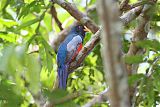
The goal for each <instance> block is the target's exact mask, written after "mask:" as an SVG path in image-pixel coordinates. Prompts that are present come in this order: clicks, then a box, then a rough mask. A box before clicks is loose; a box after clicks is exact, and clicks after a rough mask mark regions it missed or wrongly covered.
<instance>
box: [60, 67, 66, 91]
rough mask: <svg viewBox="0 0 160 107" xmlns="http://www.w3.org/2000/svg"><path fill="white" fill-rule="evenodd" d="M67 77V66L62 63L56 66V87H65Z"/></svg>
mask: <svg viewBox="0 0 160 107" xmlns="http://www.w3.org/2000/svg"><path fill="white" fill-rule="evenodd" d="M67 78H68V68H67V66H66V65H63V66H61V67H59V68H58V79H59V83H58V87H59V88H60V89H66V85H67Z"/></svg>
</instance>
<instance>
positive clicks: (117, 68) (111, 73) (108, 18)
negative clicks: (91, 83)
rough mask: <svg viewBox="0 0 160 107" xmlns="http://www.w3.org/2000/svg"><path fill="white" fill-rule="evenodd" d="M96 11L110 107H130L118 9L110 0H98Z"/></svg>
mask: <svg viewBox="0 0 160 107" xmlns="http://www.w3.org/2000/svg"><path fill="white" fill-rule="evenodd" d="M98 9H99V15H100V19H101V20H102V26H103V33H102V43H103V45H104V46H103V60H104V61H103V62H104V68H105V69H104V72H105V74H106V76H105V77H106V82H107V84H108V85H109V96H108V99H109V102H110V104H111V107H130V103H129V91H128V82H127V74H126V72H125V69H124V66H123V63H122V60H121V58H120V52H121V50H120V36H119V35H120V32H121V27H122V26H121V24H120V22H119V20H118V19H119V18H118V14H119V13H118V8H117V7H116V4H115V3H114V2H113V1H112V0H107V1H106V0H100V1H99V4H98ZM111 13H114V14H111ZM124 93H125V94H124Z"/></svg>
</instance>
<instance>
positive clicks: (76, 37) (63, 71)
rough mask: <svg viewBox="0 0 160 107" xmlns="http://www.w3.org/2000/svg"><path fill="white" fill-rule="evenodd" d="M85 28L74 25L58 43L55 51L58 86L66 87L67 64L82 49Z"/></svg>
mask: <svg viewBox="0 0 160 107" xmlns="http://www.w3.org/2000/svg"><path fill="white" fill-rule="evenodd" d="M86 31H87V29H86V28H85V27H84V26H83V25H76V26H73V27H72V28H71V31H70V32H69V34H68V35H67V37H66V38H65V39H64V41H63V42H62V43H61V44H60V45H59V48H58V51H57V65H58V69H57V71H58V88H60V89H66V85H67V79H68V75H69V72H68V68H69V64H70V63H71V62H72V61H73V60H74V59H75V57H76V56H77V54H78V53H79V51H80V50H81V49H82V44H83V40H84V37H85V33H86Z"/></svg>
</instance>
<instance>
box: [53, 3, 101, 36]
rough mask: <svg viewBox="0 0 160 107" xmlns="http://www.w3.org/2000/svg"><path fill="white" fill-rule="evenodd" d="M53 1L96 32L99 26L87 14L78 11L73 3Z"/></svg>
mask: <svg viewBox="0 0 160 107" xmlns="http://www.w3.org/2000/svg"><path fill="white" fill-rule="evenodd" d="M54 2H55V3H57V4H58V5H60V6H61V7H62V8H64V9H65V10H67V11H68V13H70V15H71V16H73V17H74V18H75V19H77V20H78V21H79V22H81V23H82V24H83V25H85V26H86V27H87V28H89V29H90V30H91V31H92V33H96V32H97V31H98V29H99V27H98V26H97V25H96V24H95V23H94V22H93V21H92V20H91V19H90V18H89V17H87V15H85V14H84V13H82V12H80V11H79V10H78V9H77V7H76V6H75V5H73V4H71V3H69V2H67V1H64V0H54Z"/></svg>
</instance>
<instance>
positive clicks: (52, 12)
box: [51, 3, 63, 30]
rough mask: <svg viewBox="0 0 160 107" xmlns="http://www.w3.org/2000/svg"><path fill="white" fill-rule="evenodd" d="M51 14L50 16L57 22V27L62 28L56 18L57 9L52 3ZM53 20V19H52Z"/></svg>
mask: <svg viewBox="0 0 160 107" xmlns="http://www.w3.org/2000/svg"><path fill="white" fill-rule="evenodd" d="M51 15H52V17H53V18H54V20H55V22H56V23H57V25H58V27H59V29H60V30H63V28H62V23H61V22H60V20H59V19H58V16H57V11H56V9H55V7H54V3H53V5H52V6H51ZM52 21H53V20H52Z"/></svg>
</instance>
